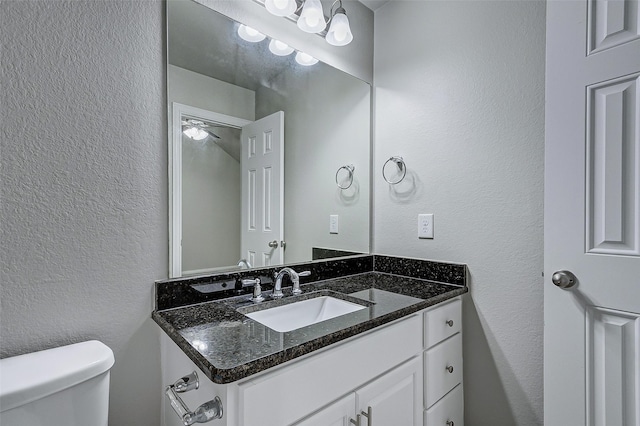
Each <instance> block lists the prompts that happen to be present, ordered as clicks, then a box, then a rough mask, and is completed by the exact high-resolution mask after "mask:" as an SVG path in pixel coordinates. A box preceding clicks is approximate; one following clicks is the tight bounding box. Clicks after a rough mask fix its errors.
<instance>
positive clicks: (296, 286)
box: [292, 271, 311, 294]
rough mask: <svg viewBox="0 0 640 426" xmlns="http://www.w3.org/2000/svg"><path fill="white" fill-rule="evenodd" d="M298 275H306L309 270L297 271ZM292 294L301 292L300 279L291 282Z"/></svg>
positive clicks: (309, 272)
mask: <svg viewBox="0 0 640 426" xmlns="http://www.w3.org/2000/svg"><path fill="white" fill-rule="evenodd" d="M297 274H298V277H308V276H309V275H311V271H302V272H298V273H297ZM292 292H293V294H301V293H302V290H300V280H295V281H294V282H293V290H292Z"/></svg>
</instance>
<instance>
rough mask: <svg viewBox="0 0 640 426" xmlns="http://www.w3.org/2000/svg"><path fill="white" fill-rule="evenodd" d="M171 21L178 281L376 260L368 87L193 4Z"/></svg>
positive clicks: (173, 262) (173, 10)
mask: <svg viewBox="0 0 640 426" xmlns="http://www.w3.org/2000/svg"><path fill="white" fill-rule="evenodd" d="M167 20H168V37H167V38H168V66H167V93H168V102H169V126H168V127H169V145H170V146H169V152H170V155H169V157H170V171H169V175H170V179H169V180H170V188H169V191H170V212H171V213H170V225H169V227H170V250H169V251H170V277H172V278H173V277H180V276H187V275H196V274H206V273H211V272H218V271H223V270H232V269H240V268H248V267H262V266H271V265H281V264H290V263H298V262H305V261H311V260H317V259H326V258H333V257H341V256H350V255H354V254H360V253H369V235H370V229H369V227H370V215H369V208H370V182H369V181H370V148H371V147H370V141H371V136H370V126H371V101H370V96H371V88H370V86H369V84H367V83H365V82H363V81H362V80H359V79H357V78H355V77H353V76H351V75H349V74H346V73H344V72H342V71H340V70H337V69H335V68H333V67H331V66H329V65H327V64H324V63H322V62H317V63H313V64H311V65H303V64H308V63H309V62H313V61H312V60H311V61H310V60H309V58H304V57H303V58H300V56H298V60H296V52H295V51H293V52H290V53H288V54H284V53H286V52H287V50H288V49H286V48H283V46H282V45H278V43H276V42H274V41H272V40H271V39H270V38H269V37H266V38H265V39H263V40H261V41H257V42H251V41H247V40H245V39H244V38H242V37H240V35H239V30H240V32H242V33H243V36H246V34H245V33H246V31H245V28H244V27H243V28H242V29H240V27H241V24H240V23H238V22H235V21H233V20H231V19H229V18H228V17H226V16H224V15H222V14H220V13H218V12H216V11H214V10H212V9H209V8H208V7H206V6H203V5H201V4H199V3H197V2H195V1H191V0H182V1H168V2H167ZM249 32H250V33H251V30H249ZM245 38H251V37H250V36H249V37H245ZM257 38H260V36H258V37H257ZM274 51H275V52H276V53H280V54H279V55H278V54H274V53H273V52H274ZM305 59H306V60H307V61H305ZM301 63H303V64H301Z"/></svg>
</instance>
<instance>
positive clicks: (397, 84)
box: [374, 1, 545, 426]
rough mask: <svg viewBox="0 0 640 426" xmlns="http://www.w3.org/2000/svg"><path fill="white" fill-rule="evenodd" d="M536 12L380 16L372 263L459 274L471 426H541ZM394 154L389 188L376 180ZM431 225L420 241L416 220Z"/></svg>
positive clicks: (478, 5) (449, 6) (540, 131)
mask: <svg viewBox="0 0 640 426" xmlns="http://www.w3.org/2000/svg"><path fill="white" fill-rule="evenodd" d="M544 34H545V6H544V3H543V2H532V1H522V2H519V1H513V2H504V1H502V2H486V1H448V2H445V1H433V2H432V1H393V2H390V3H388V4H386V5H385V6H383V7H382V8H381V9H379V10H377V11H376V16H375V53H374V55H375V61H374V83H375V86H376V89H375V90H376V91H375V96H376V99H375V108H376V112H375V120H376V121H375V170H376V174H375V228H374V229H375V238H374V248H375V252H376V253H385V254H394V255H404V256H413V257H420V258H427V259H437V260H444V261H454V262H464V263H467V264H468V265H469V269H470V271H471V284H470V287H471V298H467V300H466V303H465V307H464V315H465V321H464V322H465V324H464V327H465V331H464V344H465V352H464V362H465V365H464V371H465V405H466V407H465V409H466V423H467V424H468V425H471V426H475V425H492V426H500V425H505V426H511V425H523V426H530V425H537V424H541V423H542V418H543V417H542V413H543V407H542V369H543V366H542V333H543V327H542V326H543V324H542V285H543V281H542V278H541V272H542V237H543V236H542V189H543V187H542V183H543V141H544V122H543V120H544V46H545V39H544ZM392 155H401V156H403V157H404V159H405V160H406V162H407V165H408V169H409V173H408V177H407V179H406V181H405V182H403V183H402V184H400V185H398V186H397V187H395V188H390V187H389V185H387V184H386V183H384V182H383V181H382V177H381V176H380V173H379V170H380V168H381V167H382V163H383V162H384V161H385V160H386V159H388V158H389V157H390V156H392ZM419 213H434V214H435V220H434V222H435V239H433V240H418V239H417V236H416V233H417V215H418V214H419Z"/></svg>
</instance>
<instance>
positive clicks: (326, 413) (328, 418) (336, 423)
mask: <svg viewBox="0 0 640 426" xmlns="http://www.w3.org/2000/svg"><path fill="white" fill-rule="evenodd" d="M355 408H356V395H355V394H354V393H350V394H349V395H347V396H345V397H344V398H342V399H340V400H338V401H336V402H334V403H333V404H331V405H329V406H327V407H325V408H323V409H322V410H320V411H318V412H317V413H315V414H312V415H311V416H309V417H307V418H306V419H304V420H302V421H300V422H298V423H294V426H349V419H350V418H354V417H355V416H354V411H355Z"/></svg>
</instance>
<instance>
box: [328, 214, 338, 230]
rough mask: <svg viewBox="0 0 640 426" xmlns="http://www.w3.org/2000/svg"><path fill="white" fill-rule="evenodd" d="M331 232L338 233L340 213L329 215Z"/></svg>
mask: <svg viewBox="0 0 640 426" xmlns="http://www.w3.org/2000/svg"><path fill="white" fill-rule="evenodd" d="M329 233H330V234H337V233H338V215H337V214H332V215H329Z"/></svg>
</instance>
